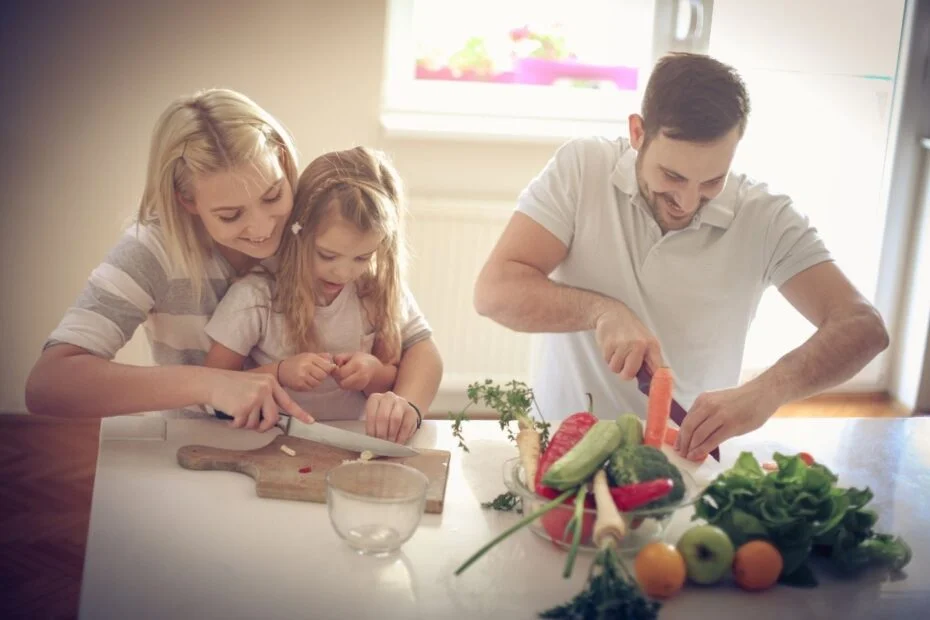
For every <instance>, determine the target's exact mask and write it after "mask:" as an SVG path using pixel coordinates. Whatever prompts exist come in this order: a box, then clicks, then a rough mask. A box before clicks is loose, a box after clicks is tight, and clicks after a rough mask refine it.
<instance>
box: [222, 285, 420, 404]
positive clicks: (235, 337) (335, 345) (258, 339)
mask: <svg viewBox="0 0 930 620" xmlns="http://www.w3.org/2000/svg"><path fill="white" fill-rule="evenodd" d="M272 286H273V281H272V279H271V277H270V276H268V275H263V274H249V275H248V276H246V277H244V278H243V279H241V280H239V281H238V282H236V283H235V284H233V285H232V286H231V287H230V288H229V291H227V293H226V296H225V297H223V299H222V301H220V303H219V305H218V306H217V308H216V312H214V313H213V317H212V318H211V319H210V322H209V323H207V327H206V332H207V334H208V335H209V336H210V338H212V339H213V340H215V341H216V342H219V343H220V344H222V345H223V346H225V347H226V348H227V349H230V350H232V351H235V352H236V353H238V354H239V355H246V356H248V360H247V361H246V368H255V367H258V366H264V365H266V364H273V363H275V362H277V361H278V360H282V359H285V358H287V357H290V356H292V355H295V354H296V353H297V351H296V350H295V349H294V347H293V346H292V345H291V344H290V341H289V338H288V337H287V328H286V324H285V321H284V315H282V314H280V313H278V312H272V310H271V306H272ZM313 324H314V327H315V328H316V330H317V334H319V337H320V339H321V341H322V342H321V343H320V344H321V347H322V348H321V351H322V352H326V353H332V354H333V355H335V354H337V353H351V352H356V351H361V352H363V353H371V349H372V345H373V344H374V339H375V329H374V327H373V326H372V325H371V322H370V321H369V320H368V316H367V313H366V312H365V310H364V308H363V306H362V302H361V300H360V299H359V296H358V292H357V290H356V288H355V284H354V283H349V284H347V285H346V286H345V287H344V288H343V289H342V290H341V291H340V292H339V295H338V296H337V297H336V299H334V300H333V302H332V303H331V304H330V305H328V306H317V307H316V309H315V310H314V315H313ZM431 334H432V332H431V330H430V327H429V324H428V323H427V322H426V318H425V317H424V316H423V314H422V313H421V312H420V309H419V308H418V307H417V303H416V301H415V300H414V298H413V296H412V295H411V294H410V293H409V292H408V291H406V290H405V291H404V299H403V305H402V325H401V348H402V349H404V350H406V349H408V348H409V347H411V346H413V345H414V344H416V343H417V342H419V341H421V340H424V339H426V338H429V337H430V335H431ZM288 394H290V395H291V397H292V398H293V399H294V400H295V401H297V403H298V404H299V405H300V406H301V407H302V408H303V409H304V410H305V411H307V412H309V413H310V414H311V415H313V417H314V418H316V419H317V420H357V419H359V418H360V417H361V416H362V414H363V413H364V410H365V402H366V401H367V398H366V397H365V395H364V394H363V393H362V392H359V391H355V390H343V389H342V388H340V387H339V385H338V384H337V383H336V381H335V379H333V378H332V377H327V378H326V379H325V380H324V381H323V382H322V383H321V384H320V385H318V386H317V387H316V388H314V389H313V390H310V391H309V392H298V391H294V390H288Z"/></svg>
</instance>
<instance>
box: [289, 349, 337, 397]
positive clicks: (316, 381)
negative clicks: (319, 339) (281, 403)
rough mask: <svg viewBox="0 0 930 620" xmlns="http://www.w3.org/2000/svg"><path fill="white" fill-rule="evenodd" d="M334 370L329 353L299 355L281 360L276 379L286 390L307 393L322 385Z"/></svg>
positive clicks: (334, 366)
mask: <svg viewBox="0 0 930 620" xmlns="http://www.w3.org/2000/svg"><path fill="white" fill-rule="evenodd" d="M335 368H336V365H335V364H333V358H332V356H331V355H330V354H329V353H300V354H299V355H294V356H292V357H289V358H287V359H284V360H281V362H280V366H278V378H279V379H280V380H281V385H283V386H284V387H286V388H290V389H292V390H298V391H301V392H307V391H310V390H312V389H313V388H315V387H317V386H318V385H320V384H321V383H323V381H325V380H326V377H328V376H329V375H330V373H332V372H333V370H334V369H335Z"/></svg>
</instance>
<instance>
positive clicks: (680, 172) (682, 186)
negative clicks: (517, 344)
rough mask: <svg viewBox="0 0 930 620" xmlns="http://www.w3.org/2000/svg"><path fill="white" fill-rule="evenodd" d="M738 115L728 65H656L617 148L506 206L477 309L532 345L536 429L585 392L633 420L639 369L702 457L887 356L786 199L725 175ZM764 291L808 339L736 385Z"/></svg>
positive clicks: (683, 445) (549, 176)
mask: <svg viewBox="0 0 930 620" xmlns="http://www.w3.org/2000/svg"><path fill="white" fill-rule="evenodd" d="M749 107H750V106H749V98H748V95H747V93H746V89H745V85H744V84H743V82H742V80H741V79H740V77H739V76H738V75H737V73H736V72H735V70H733V69H732V68H731V67H729V66H727V65H724V64H723V63H720V62H718V61H716V60H714V59H712V58H709V57H707V56H701V55H694V54H674V55H669V56H666V57H664V58H662V59H661V60H660V61H659V62H658V63H657V64H656V66H655V68H654V70H653V73H652V75H651V77H650V79H649V82H648V84H647V86H646V92H645V95H644V98H643V104H642V115H639V114H633V115H631V116H630V117H629V131H630V139H629V140H626V139H618V140H606V139H599V138H591V139H578V140H572V141H570V142H568V143H566V144H565V145H563V146H562V147H561V148H559V150H558V151H557V152H556V154H555V155H554V157H553V158H552V159H551V160H550V161H549V163H548V164H547V165H546V167H545V169H544V170H543V171H542V172H541V173H540V174H539V175H538V176H537V177H536V178H535V179H534V180H533V181H532V182H531V183H530V184H529V186H528V187H527V188H526V189H525V190H524V191H523V192H522V193H521V195H520V197H519V201H518V206H517V210H516V212H515V213H514V215H513V217H512V218H511V220H510V222H509V224H508V226H507V228H506V229H505V230H504V232H503V234H502V236H501V238H500V240H499V241H498V243H497V245H496V247H495V248H494V250H493V251H492V253H491V256H490V257H489V258H488V261H487V263H486V265H485V266H484V268H483V270H482V271H481V274H480V275H479V277H478V281H477V283H476V286H475V307H476V309H477V310H478V312H479V313H481V314H482V315H484V316H488V317H490V318H492V319H494V320H495V321H497V322H498V323H500V324H502V325H505V326H507V327H509V328H511V329H514V330H517V331H523V332H546V335H545V336H544V337H543V346H542V352H541V360H540V364H539V372H538V374H537V376H536V377H535V379H534V384H533V388H534V392H535V394H536V397H537V401H538V403H539V405H540V408H541V409H542V411H543V412H544V414H545V415H547V416H548V417H549V418H554V419H557V418H562V417H565V416H566V415H568V414H570V413H572V412H574V411H578V410H580V409H583V408H584V403H585V393H587V392H590V393H591V394H592V395H593V397H594V403H595V408H596V412H597V413H598V415H599V416H601V417H608V416H614V415H617V414H619V413H623V412H626V411H634V412H636V411H638V412H640V414H642V413H643V412H644V410H645V399H644V397H643V396H642V395H641V394H640V393H639V392H638V391H637V386H636V384H635V382H634V381H630V379H632V378H633V377H634V376H635V375H636V373H637V371H638V370H639V368H640V366H641V365H642V364H643V363H645V364H646V365H647V366H648V367H649V368H651V369H655V368H658V367H660V366H668V367H669V368H670V369H671V370H672V372H673V375H674V377H675V382H676V396H677V398H678V399H679V401H680V402H681V404H682V406H684V407H685V408H686V409H688V410H689V411H688V415H687V417H686V418H685V422H684V424H683V425H682V427H681V432H680V436H679V443H678V450H679V452H680V453H681V454H682V455H683V456H685V457H687V458H691V459H699V458H703V457H704V455H706V454H707V453H708V452H710V451H711V450H712V449H713V448H715V447H716V446H718V445H719V444H720V443H721V442H723V441H724V440H726V439H728V438H730V437H733V436H735V435H739V434H743V433H746V432H749V431H751V430H754V429H756V428H759V427H760V426H761V425H762V424H763V423H764V422H765V421H766V420H767V419H768V418H769V417H770V416H771V415H772V414H773V413H774V412H775V410H776V409H778V407H780V406H781V405H783V404H785V403H787V402H789V401H792V400H797V399H800V398H804V397H807V396H809V395H812V394H814V393H816V392H819V391H822V390H824V389H826V388H828V387H831V386H833V385H836V384H838V383H841V382H842V381H845V380H846V379H848V378H850V377H852V376H853V375H855V374H856V373H857V372H858V371H859V370H860V369H862V368H863V367H864V366H865V365H866V363H868V362H869V360H871V359H872V358H873V357H875V356H876V355H877V354H878V353H879V352H881V351H882V350H883V349H884V348H885V347H886V346H887V345H888V334H887V332H886V330H885V326H884V323H883V322H882V319H881V317H880V316H879V314H878V313H877V311H876V310H875V308H873V307H872V305H871V304H870V303H869V302H868V301H867V300H866V299H865V298H864V297H863V296H862V295H861V294H860V293H859V292H858V291H857V290H856V289H855V288H854V287H853V286H852V284H851V283H850V282H849V280H848V279H847V278H846V277H845V276H844V275H843V273H842V272H841V271H840V270H839V268H838V267H837V266H836V265H835V263H834V262H833V261H832V258H831V256H830V254H829V252H828V251H827V249H826V248H825V247H824V244H823V242H822V241H821V239H820V237H819V236H818V234H817V232H816V230H815V229H814V228H812V227H811V226H810V224H809V223H808V220H807V218H806V217H805V216H803V215H801V214H800V213H799V212H798V211H797V210H796V209H795V207H794V205H793V204H792V202H791V200H790V199H789V198H788V197H786V196H780V195H775V194H772V193H769V191H768V189H767V187H766V186H765V185H764V184H761V183H758V182H755V181H753V180H752V179H750V178H748V177H746V176H744V175H741V174H737V173H733V172H730V164H731V162H732V161H733V156H734V154H735V152H736V147H737V145H738V144H739V141H740V139H741V138H742V136H743V133H744V131H745V128H746V122H747V119H748V115H749ZM800 139H801V140H803V136H802V137H800ZM769 285H775V286H776V287H778V290H779V291H780V292H781V294H782V295H784V296H785V298H786V299H787V300H788V301H789V302H790V303H791V304H792V305H793V306H794V307H795V308H796V309H797V310H798V311H799V312H800V313H801V314H802V315H804V316H805V317H806V318H807V319H808V320H809V321H810V322H811V323H813V324H814V325H815V326H816V327H817V331H816V333H815V334H814V335H813V336H812V337H811V338H810V339H809V340H807V341H806V342H804V343H803V344H801V345H800V346H798V347H797V348H796V349H794V350H793V351H791V352H789V353H788V354H786V355H785V356H784V357H782V358H781V359H780V360H778V362H777V363H775V364H774V365H773V366H772V367H771V368H769V369H768V370H766V371H765V372H764V373H762V374H760V375H759V376H758V377H756V378H755V379H753V380H751V381H749V382H747V383H745V384H743V385H741V386H739V387H734V386H736V384H737V383H738V381H739V373H740V367H741V364H742V358H743V351H744V347H745V340H746V334H747V331H748V329H749V325H750V322H751V320H752V318H753V316H754V314H755V311H756V309H757V307H758V304H759V300H760V298H761V296H762V293H763V291H764V290H765V289H766V288H767V287H768V286H769ZM771 329H773V330H777V329H778V326H777V325H772V326H771Z"/></svg>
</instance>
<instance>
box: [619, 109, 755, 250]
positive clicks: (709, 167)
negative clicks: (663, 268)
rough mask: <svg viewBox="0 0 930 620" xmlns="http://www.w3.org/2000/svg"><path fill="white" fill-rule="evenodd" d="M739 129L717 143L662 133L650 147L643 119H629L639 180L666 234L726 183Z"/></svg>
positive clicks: (682, 225) (688, 220)
mask: <svg viewBox="0 0 930 620" xmlns="http://www.w3.org/2000/svg"><path fill="white" fill-rule="evenodd" d="M739 140H740V135H739V127H734V128H733V129H731V130H730V132H729V133H727V134H726V135H724V136H723V137H722V138H719V139H717V140H715V141H713V142H686V141H684V140H673V139H672V138H669V137H667V136H665V135H664V134H663V133H662V132H661V131H660V132H659V133H658V135H656V136H654V137H653V138H652V140H650V141H649V143H648V144H646V143H645V135H644V133H643V130H642V118H641V117H639V116H638V115H633V116H632V117H630V143H631V144H632V145H633V148H635V149H636V150H637V151H638V152H639V153H638V155H637V158H636V181H637V183H638V184H639V191H640V193H641V194H642V195H643V198H644V199H645V200H646V204H648V205H649V208H650V209H651V210H652V214H653V216H654V217H655V219H656V222H657V223H658V224H659V227H660V228H661V229H662V232H663V233H664V232H668V231H670V230H681V229H682V228H685V227H687V226H688V224H690V223H691V220H692V219H693V218H694V215H695V214H696V213H697V212H698V211H699V210H700V209H701V207H703V206H704V205H705V204H707V203H708V202H709V201H710V200H712V199H713V198H715V197H716V196H717V195H718V194H719V193H720V192H721V191H723V186H724V184H725V183H726V178H727V173H729V171H730V164H731V163H732V162H733V156H734V155H735V154H736V146H737V145H738V144H739Z"/></svg>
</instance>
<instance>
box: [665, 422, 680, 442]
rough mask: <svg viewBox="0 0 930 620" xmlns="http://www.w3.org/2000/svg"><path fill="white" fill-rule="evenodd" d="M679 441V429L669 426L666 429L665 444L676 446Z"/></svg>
mask: <svg viewBox="0 0 930 620" xmlns="http://www.w3.org/2000/svg"><path fill="white" fill-rule="evenodd" d="M677 441H678V429H677V428H674V427H672V426H669V427H668V428H666V429H665V443H666V444H668V445H670V446H674V445H675V443H676V442H677Z"/></svg>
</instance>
